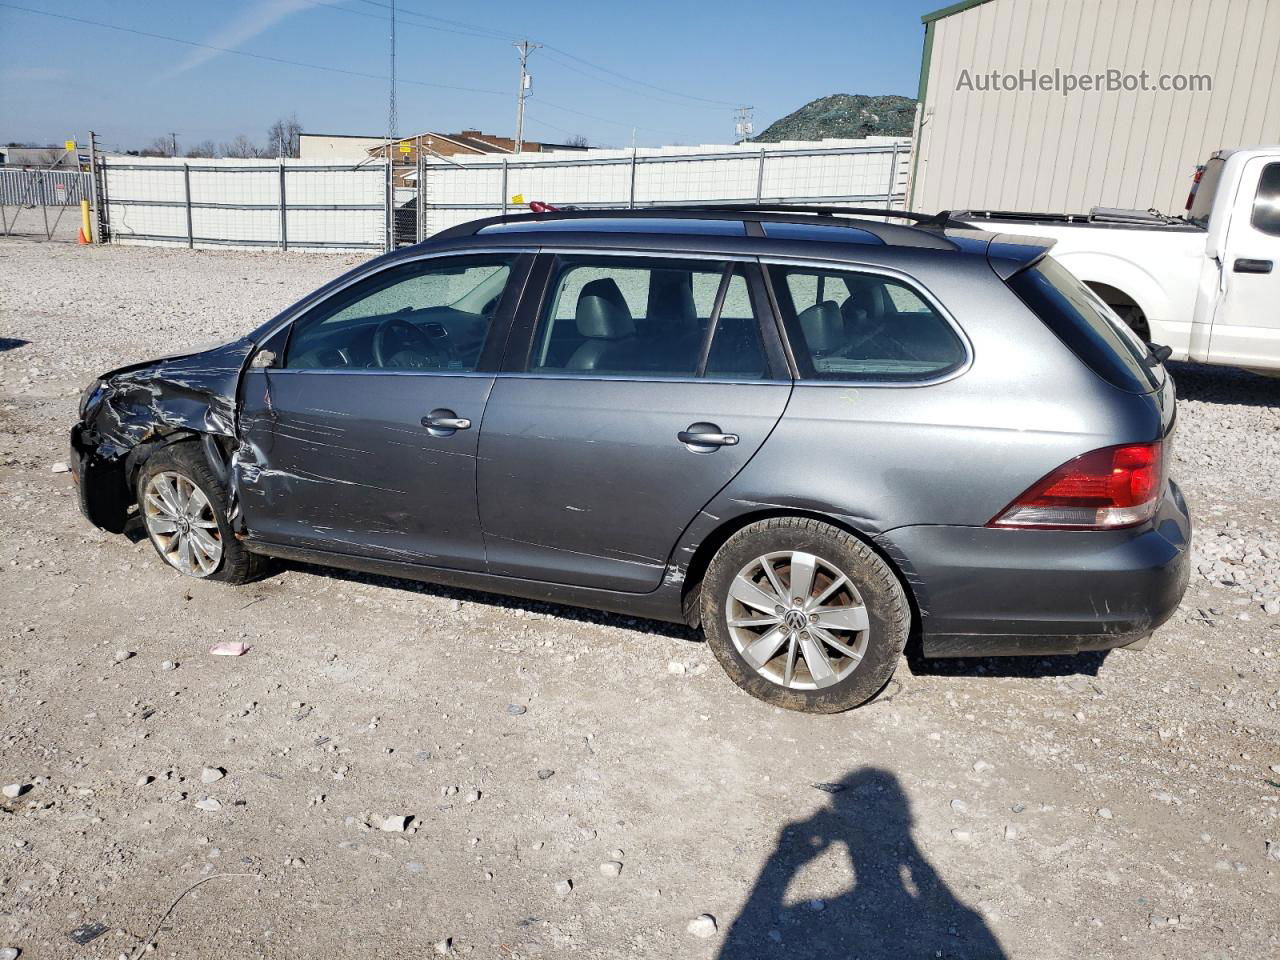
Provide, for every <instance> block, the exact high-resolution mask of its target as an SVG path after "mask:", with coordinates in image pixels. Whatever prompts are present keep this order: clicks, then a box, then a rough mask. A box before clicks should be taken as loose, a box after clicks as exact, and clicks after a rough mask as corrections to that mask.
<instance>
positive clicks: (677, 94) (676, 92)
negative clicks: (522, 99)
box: [546, 43, 735, 107]
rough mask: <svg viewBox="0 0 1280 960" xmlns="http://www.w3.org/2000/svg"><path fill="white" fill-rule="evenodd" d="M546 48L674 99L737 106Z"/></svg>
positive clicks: (551, 47)
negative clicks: (638, 78)
mask: <svg viewBox="0 0 1280 960" xmlns="http://www.w3.org/2000/svg"><path fill="white" fill-rule="evenodd" d="M546 47H547V49H548V50H554V51H555V52H556V53H558V54H560V55H561V56H564V57H568V58H569V59H570V60H576V61H577V62H578V63H581V64H583V65H584V66H588V67H591V68H592V69H593V70H599V71H601V72H602V73H608V74H612V75H613V76H615V77H620V78H621V79H623V80H627V81H629V82H631V83H636V84H639V85H640V86H642V87H648V88H649V89H650V90H657V91H658V92H659V93H667V94H670V95H671V96H674V97H684V98H685V99H686V100H698V101H701V102H702V103H709V104H712V105H713V106H717V107H732V106H734V105H735V104H733V103H731V102H729V101H728V100H712V99H710V98H708V97H699V96H695V95H694V94H692V93H681V92H680V91H679V90H669V89H667V88H666V87H660V86H658V85H657V84H653V83H649V82H648V81H645V80H637V79H636V78H635V77H629V76H627V75H626V74H625V73H619V72H618V71H617V70H610V69H609V68H608V67H602V66H600V65H599V64H598V63H592V62H591V61H590V60H584V59H583V58H582V57H579V56H577V55H575V54H572V53H570V52H569V51H568V50H562V49H561V48H560V47H557V46H554V45H552V44H550V43H548V44H547V45H546Z"/></svg>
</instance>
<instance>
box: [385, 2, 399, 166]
mask: <svg viewBox="0 0 1280 960" xmlns="http://www.w3.org/2000/svg"><path fill="white" fill-rule="evenodd" d="M396 125H397V120H396V0H391V98H390V102H389V103H388V104H387V144H388V152H387V159H388V160H389V159H390V158H391V153H390V144H391V142H392V141H394V140H395V139H396Z"/></svg>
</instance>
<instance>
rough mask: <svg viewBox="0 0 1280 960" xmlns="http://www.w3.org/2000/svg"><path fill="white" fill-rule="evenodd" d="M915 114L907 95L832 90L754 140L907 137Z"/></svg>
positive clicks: (787, 116) (759, 141)
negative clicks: (833, 91) (874, 95)
mask: <svg viewBox="0 0 1280 960" xmlns="http://www.w3.org/2000/svg"><path fill="white" fill-rule="evenodd" d="M915 117H916V102H915V101H914V100H912V99H911V98H910V97H899V96H894V95H893V94H890V95H888V96H884V97H864V96H863V95H862V94H860V93H833V94H831V96H829V97H819V98H818V99H817V100H813V101H811V102H809V103H806V104H805V105H804V106H803V107H801V108H800V109H799V110H797V111H796V112H795V113H789V114H787V115H786V116H785V117H783V118H782V119H781V120H777V121H775V122H774V123H771V124H769V127H768V129H767V130H765V131H764V133H762V134H760V136H758V137H756V138H755V140H756V142H758V143H777V142H778V141H779V140H821V139H822V138H823V137H909V136H911V127H912V125H913V124H914V123H915Z"/></svg>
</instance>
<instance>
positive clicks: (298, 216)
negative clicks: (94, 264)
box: [103, 157, 387, 251]
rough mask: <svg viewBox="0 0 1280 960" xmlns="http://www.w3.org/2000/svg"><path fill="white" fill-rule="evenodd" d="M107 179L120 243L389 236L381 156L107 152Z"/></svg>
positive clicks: (374, 242) (378, 246) (314, 241)
mask: <svg viewBox="0 0 1280 960" xmlns="http://www.w3.org/2000/svg"><path fill="white" fill-rule="evenodd" d="M103 179H104V183H105V191H104V192H105V194H106V198H105V205H106V209H107V218H108V224H109V228H110V239H111V240H112V241H113V242H115V243H141V244H166V245H167V244H183V245H186V246H189V247H199V248H206V247H228V246H229V247H239V248H244V249H262V248H277V249H289V248H290V247H303V248H318V249H329V250H335V251H336V250H382V249H384V248H385V246H386V243H387V210H386V198H387V171H386V166H385V164H384V163H382V162H381V161H378V162H373V163H367V164H358V165H352V164H316V163H314V162H312V161H300V160H283V161H281V160H204V159H200V160H185V161H184V160H174V159H168V158H155V159H152V158H139V157H106V158H104V160H103ZM282 191H283V194H284V196H283V203H282V198H281V192H282Z"/></svg>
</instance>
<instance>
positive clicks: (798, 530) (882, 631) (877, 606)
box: [701, 517, 911, 713]
mask: <svg viewBox="0 0 1280 960" xmlns="http://www.w3.org/2000/svg"><path fill="white" fill-rule="evenodd" d="M788 550H794V551H802V552H804V553H809V554H813V555H814V556H816V557H818V558H820V559H821V560H822V561H824V562H826V563H828V564H831V565H832V566H834V567H835V568H836V569H837V570H839V571H840V572H841V573H843V574H844V575H845V576H846V577H847V578H848V579H849V581H850V582H852V583H853V585H854V587H855V588H856V590H857V592H858V594H859V595H860V596H861V599H862V604H863V606H865V607H866V611H867V620H868V624H869V627H868V630H867V632H866V647H865V649H864V650H863V653H862V659H861V660H860V661H859V662H858V663H857V665H856V667H854V668H853V670H852V672H850V673H849V674H848V675H846V676H844V677H843V678H841V679H840V680H838V681H836V682H835V683H833V684H832V685H830V686H826V687H821V688H819V689H814V690H797V689H793V688H791V687H787V686H783V684H782V683H781V682H775V681H774V680H771V679H769V678H768V677H765V676H762V675H761V674H760V673H759V672H757V670H756V669H755V668H754V667H753V666H751V664H749V663H748V662H747V661H746V659H744V657H743V656H742V654H741V653H740V652H739V651H738V648H737V647H736V646H735V645H734V642H733V639H732V637H731V636H730V632H729V627H728V624H727V622H726V612H725V610H726V604H727V602H728V597H729V589H730V587H731V586H732V585H733V581H734V579H735V578H736V577H737V575H738V573H739V572H740V571H741V570H743V569H744V567H746V566H747V565H748V564H750V563H752V561H754V560H755V559H756V558H758V557H762V556H765V555H767V554H773V553H779V552H784V551H788ZM701 599H702V611H701V613H702V629H703V632H704V633H705V634H706V638H707V643H708V644H709V645H710V647H711V651H712V652H713V653H714V654H715V656H716V659H717V660H719V661H720V665H721V666H722V667H723V668H724V671H725V673H727V674H728V675H729V677H730V679H732V680H733V682H734V683H736V684H737V685H738V686H740V687H741V688H742V689H743V690H745V691H747V693H749V694H751V695H752V696H753V697H756V698H757V699H759V700H763V701H764V702H765V703H769V704H772V705H774V706H777V707H785V708H786V709H788V710H799V711H802V712H805V713H839V712H841V711H843V710H851V709H853V708H854V707H857V706H861V705H862V704H864V703H866V702H867V701H868V700H871V699H872V698H874V697H875V696H876V694H878V693H879V692H880V691H881V690H883V689H884V687H885V685H886V684H887V683H888V682H889V678H890V677H891V676H893V672H894V670H895V669H896V668H897V666H898V660H899V658H900V657H901V656H902V650H903V647H904V646H906V642H907V636H908V634H909V633H910V629H911V606H910V604H909V603H908V601H907V596H906V593H905V592H904V591H903V589H902V584H901V583H899V582H898V578H897V577H896V576H895V575H894V573H893V571H892V570H891V569H890V568H889V565H888V564H886V563H885V562H884V561H883V560H882V559H880V557H879V556H878V555H877V554H876V553H875V552H874V551H873V550H872V549H871V548H870V547H868V546H867V545H866V544H865V543H863V542H862V541H861V540H859V539H858V538H857V537H854V536H852V535H851V534H849V533H847V532H846V531H844V530H841V529H840V528H839V527H835V526H832V525H831V524H829V523H823V522H821V521H819V520H813V519H810V518H808V517H774V518H772V519H769V520H762V521H759V522H758V523H753V524H751V525H749V526H746V527H743V528H742V529H741V530H739V531H738V532H737V533H735V534H734V535H733V536H732V537H730V538H729V539H728V540H727V541H726V542H725V544H724V546H722V547H721V548H720V550H719V552H717V553H716V555H715V557H714V558H713V559H712V561H711V564H710V566H709V567H708V568H707V573H706V576H705V577H704V579H703V582H702V597H701Z"/></svg>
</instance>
